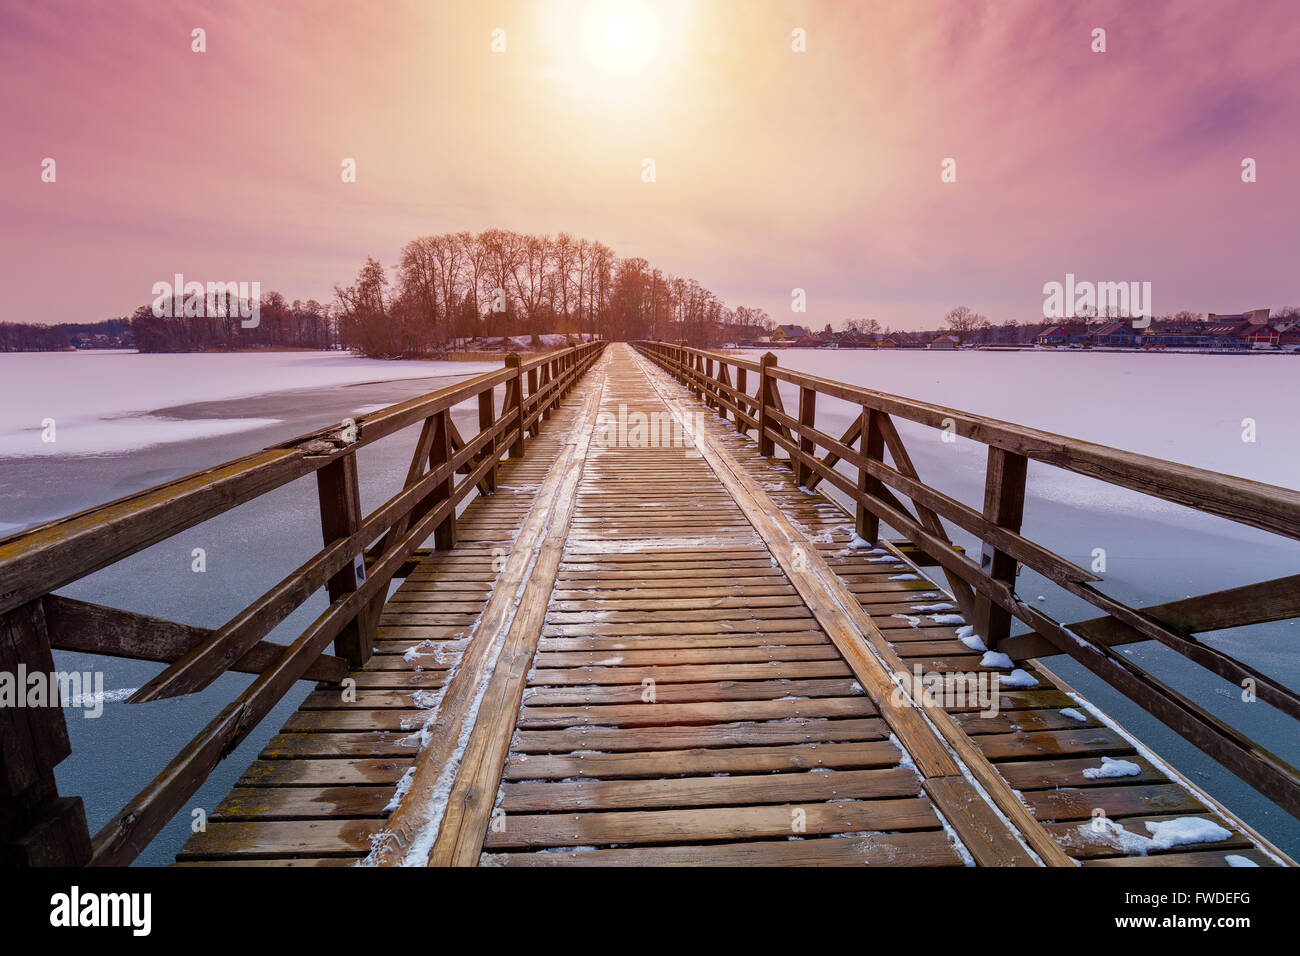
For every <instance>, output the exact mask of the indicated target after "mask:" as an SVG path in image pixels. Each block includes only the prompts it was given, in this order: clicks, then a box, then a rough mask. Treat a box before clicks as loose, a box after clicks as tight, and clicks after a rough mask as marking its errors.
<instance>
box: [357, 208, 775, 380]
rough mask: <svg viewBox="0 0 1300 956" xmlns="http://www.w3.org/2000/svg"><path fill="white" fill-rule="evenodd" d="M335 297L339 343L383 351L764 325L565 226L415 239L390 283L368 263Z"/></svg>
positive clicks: (404, 353) (704, 339)
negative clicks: (554, 335)
mask: <svg viewBox="0 0 1300 956" xmlns="http://www.w3.org/2000/svg"><path fill="white" fill-rule="evenodd" d="M335 293H336V296H337V309H336V311H337V314H338V318H339V328H340V335H341V337H342V340H343V343H344V345H345V346H347V347H349V348H352V349H354V350H356V351H359V352H361V353H362V354H364V355H369V356H375V357H382V358H397V357H418V356H424V355H429V354H435V353H437V352H439V351H442V350H445V349H449V348H455V347H457V346H459V345H462V344H464V343H465V342H466V341H467V340H469V339H474V338H479V337H485V336H487V337H491V336H511V335H522V334H530V333H542V332H573V333H586V334H591V335H598V336H600V337H603V338H606V339H634V338H647V337H656V338H673V337H677V338H686V339H690V340H691V341H692V342H699V343H703V344H717V343H716V342H715V341H714V339H717V338H718V337H719V335H720V333H719V331H718V330H719V328H720V327H722V326H736V325H747V324H761V323H763V322H767V323H769V324H770V320H769V319H768V318H767V315H766V313H765V312H763V311H762V310H761V309H750V308H746V307H744V306H740V307H737V308H735V309H728V308H727V307H726V306H725V305H724V304H723V302H722V300H721V299H719V298H718V297H717V296H716V295H714V294H713V293H712V292H710V291H709V290H708V289H705V288H704V287H703V286H701V285H700V284H699V282H697V281H696V280H695V279H688V278H684V277H681V276H675V275H672V274H670V273H665V272H664V271H663V270H661V269H658V268H656V267H653V266H651V265H650V263H649V262H647V261H646V260H645V259H642V258H640V257H634V258H626V259H624V258H619V257H618V256H616V255H615V254H614V251H613V250H612V249H611V248H610V247H609V246H607V245H605V244H604V243H601V242H594V241H591V240H588V239H575V238H574V237H573V236H571V235H569V234H568V233H563V232H562V233H560V234H559V235H556V236H549V235H529V234H525V233H518V232H510V231H508V230H505V229H488V230H485V231H484V232H480V233H478V234H474V233H470V232H455V233H442V234H440V235H435V236H424V237H421V238H419V239H413V240H412V241H411V242H408V243H407V244H406V245H405V246H404V247H403V249H402V252H401V257H400V260H399V263H398V265H397V267H396V269H395V270H394V274H393V277H392V279H391V280H390V278H389V275H388V272H387V270H385V268H384V267H383V265H382V264H381V263H380V262H378V261H377V260H375V259H368V260H367V261H366V263H365V265H364V266H362V267H361V271H360V273H359V274H358V275H357V279H356V281H355V282H354V283H352V284H351V285H348V286H346V287H344V286H336V287H335Z"/></svg>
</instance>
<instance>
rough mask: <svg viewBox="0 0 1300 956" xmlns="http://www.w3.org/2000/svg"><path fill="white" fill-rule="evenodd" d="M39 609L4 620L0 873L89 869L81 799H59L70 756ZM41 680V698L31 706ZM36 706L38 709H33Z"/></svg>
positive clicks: (36, 605) (35, 604)
mask: <svg viewBox="0 0 1300 956" xmlns="http://www.w3.org/2000/svg"><path fill="white" fill-rule="evenodd" d="M54 675H55V671H54V655H53V654H52V653H51V651H50V638H49V633H48V631H47V629H46V623H45V613H44V611H43V609H42V607H41V602H40V601H39V600H37V601H31V602H29V603H27V604H24V605H22V606H21V607H18V608H15V609H14V610H12V611H10V612H9V613H8V614H5V615H4V616H2V617H0V681H4V682H6V683H8V684H9V689H8V690H7V691H6V690H3V689H0V866H83V865H85V864H86V863H87V862H88V861H89V860H90V831H89V829H88V828H87V826H86V811H85V808H84V806H83V805H82V802H81V798H80V797H60V796H59V789H58V786H57V785H56V784H55V782H54V768H55V766H56V765H58V764H59V763H60V762H61V761H62V760H63V759H64V758H66V757H67V756H68V755H69V754H70V753H71V752H72V745H71V743H70V742H69V740H68V725H67V722H66V721H65V719H64V716H63V707H62V704H61V701H60V699H59V685H58V681H57V679H56V678H55V676H54ZM32 677H35V678H38V680H39V683H40V685H41V686H43V687H44V693H43V694H42V699H41V700H40V701H39V702H37V701H35V700H33V699H30V692H31V689H32V684H31V681H30V680H29V678H32ZM31 705H35V706H31Z"/></svg>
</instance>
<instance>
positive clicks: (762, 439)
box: [758, 352, 776, 458]
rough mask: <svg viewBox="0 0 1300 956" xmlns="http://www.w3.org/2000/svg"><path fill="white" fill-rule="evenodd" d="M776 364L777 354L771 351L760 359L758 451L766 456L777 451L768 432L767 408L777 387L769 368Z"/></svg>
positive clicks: (770, 455) (769, 456) (768, 456)
mask: <svg viewBox="0 0 1300 956" xmlns="http://www.w3.org/2000/svg"><path fill="white" fill-rule="evenodd" d="M775 364H776V356H775V355H773V354H772V353H771V352H765V353H763V357H762V358H761V359H759V360H758V453H759V454H760V455H762V456H763V457H764V458H771V457H772V455H773V453H774V452H775V446H774V444H773V442H772V439H771V437H769V436H768V434H767V428H768V421H767V410H768V408H770V407H771V405H772V389H774V388H775V387H776V379H774V378H772V376H771V375H769V374H768V371H767V370H768V369H769V368H771V367H772V366H774V365H775Z"/></svg>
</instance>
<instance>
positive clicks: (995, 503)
mask: <svg viewBox="0 0 1300 956" xmlns="http://www.w3.org/2000/svg"><path fill="white" fill-rule="evenodd" d="M1028 465H1029V459H1028V458H1026V457H1025V456H1024V455H1017V454H1016V453H1015V452H1010V451H1007V450H1005V449H1003V448H997V447H995V446H989V459H988V472H987V474H986V476H985V479H984V517H985V518H987V519H988V520H989V521H992V522H993V523H994V524H996V525H998V526H999V527H1001V528H1005V529H1006V530H1007V531H1010V532H1011V533H1013V534H1019V533H1020V522H1021V521H1022V520H1023V518H1024V514H1025V475H1026V470H1027V467H1028ZM1016 566H1017V565H1016V559H1015V558H1013V557H1011V555H1009V554H1007V553H1006V552H1004V551H999V550H998V549H997V548H994V547H993V546H992V545H990V544H988V543H987V542H986V543H985V544H984V548H983V551H982V553H981V554H980V570H982V571H983V572H984V573H985V574H987V575H989V576H990V577H991V578H993V579H994V580H995V581H1000V582H1002V583H1003V584H1005V585H1007V587H1009V588H1012V589H1014V588H1015V585H1016ZM971 623H972V624H974V625H975V633H976V634H978V635H979V636H980V637H982V638H983V639H984V644H985V646H986V647H988V648H989V650H996V649H997V642H998V641H1000V640H1002V639H1003V638H1005V637H1007V636H1009V635H1010V634H1011V612H1010V611H1008V610H1006V609H1005V608H1003V607H1001V606H1000V605H997V604H994V603H993V602H992V601H990V600H989V599H988V598H987V597H985V596H984V595H982V594H977V595H976V596H975V618H974V620H973V621H972V622H971Z"/></svg>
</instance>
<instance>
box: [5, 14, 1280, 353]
mask: <svg viewBox="0 0 1300 956" xmlns="http://www.w3.org/2000/svg"><path fill="white" fill-rule="evenodd" d="M590 6H591V5H590V4H589V3H584V2H583V0H573V2H565V0H556V2H553V3H546V2H542V3H522V2H520V3H493V2H473V3H471V2H469V0H463V2H462V0H447V2H439V3H434V2H424V3H416V2H395V0H379V2H370V3H339V2H323V0H313V2H310V3H308V2H305V0H304V2H297V3H290V2H274V0H250V2H211V3H166V4H162V3H157V2H151V0H144V2H130V0H117V2H114V3H111V4H90V3H65V2H57V0H56V2H44V3H40V4H23V5H18V4H9V5H7V6H6V8H5V9H3V10H0V63H3V68H2V69H3V77H4V85H3V90H4V92H3V94H2V97H3V98H2V99H0V110H2V111H3V120H4V125H3V128H4V146H3V149H0V181H2V182H3V184H4V185H3V189H0V210H2V215H3V220H4V224H5V228H4V230H3V237H2V239H0V241H2V242H3V250H0V262H3V279H4V286H5V289H6V291H7V293H8V294H7V295H6V296H5V299H4V305H3V308H0V320H11V321H12V320H17V321H49V322H57V321H94V320H98V319H103V318H108V317H112V316H115V315H120V314H124V313H127V312H129V311H130V310H131V309H133V308H134V307H135V306H137V305H140V304H144V303H146V302H148V301H149V300H150V299H151V298H152V296H151V293H150V290H151V287H152V285H153V283H155V282H157V281H159V280H166V279H170V278H171V277H172V275H173V274H174V273H176V272H182V273H184V274H185V275H186V277H187V278H189V279H197V280H199V281H208V280H214V281H215V280H237V281H238V280H243V281H260V282H261V283H262V288H263V290H264V291H269V290H270V289H276V290H279V291H281V292H283V293H284V294H285V295H286V296H287V297H288V298H291V299H292V298H306V297H315V298H318V299H320V300H322V301H328V300H329V299H330V298H331V295H332V287H333V284H334V283H335V282H346V281H350V280H351V279H352V278H353V277H354V276H355V274H356V272H357V269H358V268H359V267H360V265H361V263H362V262H363V261H364V259H365V257H366V256H368V255H373V256H376V257H378V258H380V259H381V260H382V261H384V262H385V264H387V265H392V264H393V263H394V262H395V261H396V258H397V252H398V250H399V249H400V247H401V246H402V244H403V243H405V242H406V241H407V240H409V239H411V238H414V237H415V236H418V235H422V234H427V233H434V232H444V231H453V230H462V229H470V230H478V229H482V228H486V227H491V226H499V227H503V228H508V229H515V230H519V231H524V232H559V231H568V232H570V233H573V234H575V235H581V236H586V237H589V238H592V239H600V240H602V241H604V242H606V243H608V244H609V245H611V246H613V248H614V249H615V250H616V251H617V252H618V253H619V254H620V255H624V256H632V255H639V256H644V257H645V258H647V259H648V260H650V262H651V263H653V264H654V265H657V266H659V267H661V268H663V269H665V270H669V271H672V272H676V273H679V274H682V275H687V276H693V277H695V278H697V279H699V280H700V282H702V283H703V284H704V285H705V286H707V287H709V288H710V289H712V290H713V291H714V292H716V293H718V294H719V295H720V296H722V297H723V298H724V299H725V300H726V301H727V302H728V304H730V305H737V304H745V305H756V306H762V307H763V308H766V309H767V310H768V312H769V313H771V315H772V317H773V318H774V319H775V320H776V321H778V322H800V323H802V324H810V325H815V326H817V327H820V326H821V325H823V324H825V323H827V322H830V323H832V324H836V325H838V324H840V323H842V322H843V321H844V320H845V319H849V318H876V319H878V320H879V321H880V322H881V323H882V325H891V326H893V327H896V328H898V327H902V328H933V327H937V326H938V325H940V323H941V319H942V315H943V313H944V312H946V311H947V310H948V309H949V308H951V307H952V306H955V305H958V304H966V305H969V306H971V307H973V308H975V309H977V310H978V311H980V312H983V313H984V314H986V315H988V316H989V317H990V318H991V319H993V320H995V321H1000V320H1005V319H1010V318H1016V319H1020V320H1022V321H1024V320H1034V319H1036V318H1040V317H1041V308H1042V303H1043V293H1042V286H1043V284H1044V283H1045V282H1049V281H1054V280H1055V281H1061V280H1063V279H1064V276H1065V274H1066V273H1067V272H1073V273H1075V274H1076V275H1077V276H1078V277H1079V278H1081V279H1091V280H1104V281H1128V280H1141V281H1149V282H1151V283H1152V286H1153V299H1154V307H1155V311H1156V312H1157V313H1164V312H1173V311H1176V310H1178V309H1183V308H1187V309H1192V310H1194V311H1198V312H1211V311H1214V312H1229V311H1238V310H1241V309H1248V308H1256V307H1271V308H1278V307H1281V306H1283V305H1287V304H1300V288H1297V283H1296V276H1297V274H1300V268H1297V259H1298V257H1297V243H1296V240H1295V238H1294V234H1295V227H1296V212H1297V210H1298V209H1300V168H1298V161H1297V157H1300V63H1297V60H1298V59H1300V54H1298V53H1297V51H1300V6H1297V4H1296V3H1294V2H1291V0H1281V2H1250V3H1241V2H1240V0H1237V2H1219V0H1210V2H1206V0H1198V2H1196V3H1184V2H1171V3H1158V2H1147V0H1143V2H1133V0H1117V2H1099V3H1068V4H1067V3H1054V2H1051V3H1049V2H1033V3H1029V2H1024V3H1021V2H998V3H979V2H958V0H942V2H939V0H935V2H897V3H879V4H877V3H850V2H806V3H775V2H772V3H767V2H740V0H735V2H730V3H722V2H685V0H659V2H656V3H652V4H649V5H648V6H641V5H639V4H638V2H637V0H627V2H626V3H623V4H620V3H618V2H617V0H615V2H614V3H613V4H612V6H613V8H614V10H615V13H614V14H612V15H610V16H614V17H615V18H617V17H618V16H623V17H625V20H624V25H627V24H631V25H632V27H633V28H634V30H635V31H637V32H639V33H640V34H643V35H642V36H640V37H639V38H636V39H634V40H633V41H630V47H629V52H628V55H626V56H623V55H621V54H619V53H618V52H617V51H616V53H615V55H613V56H610V55H608V53H609V51H608V50H605V51H604V52H603V53H602V50H601V49H595V48H593V44H599V43H600V42H601V37H602V36H603V34H600V32H599V29H597V31H596V33H595V34H593V32H592V23H593V18H596V19H601V18H605V19H601V22H602V23H603V22H605V20H606V19H608V17H607V15H606V14H604V13H598V14H593V13H591V12H590V10H589V8H590ZM602 9H604V8H602ZM644 10H649V11H653V12H652V13H651V14H649V15H648V16H650V17H651V18H652V19H650V20H647V19H646V17H647V14H645V13H644ZM639 11H640V12H639ZM616 22H617V20H616ZM194 27H202V28H204V29H205V30H206V31H207V52H206V53H203V54H195V53H192V52H191V50H190V43H191V40H190V31H191V30H192V29H193V28H194ZM496 27H500V28H503V29H504V30H505V31H506V50H505V52H503V53H494V52H492V50H491V49H490V43H491V39H492V37H491V33H492V30H493V29H494V28H496ZM1096 27H1101V28H1104V29H1105V30H1106V31H1107V48H1108V49H1107V52H1105V53H1101V54H1098V53H1093V52H1091V50H1090V44H1091V32H1092V30H1093V29H1094V28H1096ZM795 28H802V29H804V30H806V32H807V52H806V53H802V54H800V53H794V52H792V50H791V30H793V29H795ZM602 29H603V28H602ZM646 36H649V37H650V38H651V39H650V40H648V41H647V40H646ZM45 157H52V158H54V159H55V161H56V163H57V177H58V178H57V181H56V182H55V183H43V182H41V162H42V160H43V159H44V158H45ZM344 157H353V158H355V159H356V161H357V164H358V181H357V182H356V183H343V182H341V181H340V176H339V170H340V163H341V161H342V159H343V158H344ZM647 157H651V158H653V159H654V160H655V163H656V171H657V181H656V182H654V183H644V182H642V179H641V164H642V160H643V159H644V158H647ZM945 157H952V158H954V159H955V160H956V163H957V182H956V183H943V182H941V181H940V175H939V173H940V163H941V161H942V160H943V159H944V158H945ZM1245 157H1251V158H1253V159H1255V160H1256V161H1257V164H1258V182H1255V183H1250V184H1247V183H1243V182H1242V181H1241V162H1242V159H1243V158H1245ZM795 287H799V288H803V289H805V290H806V292H807V299H808V311H807V313H806V314H792V313H791V310H790V293H791V290H792V289H793V288H795Z"/></svg>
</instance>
